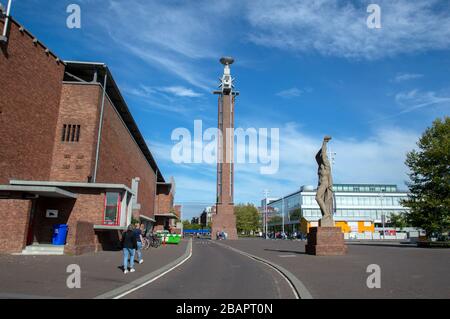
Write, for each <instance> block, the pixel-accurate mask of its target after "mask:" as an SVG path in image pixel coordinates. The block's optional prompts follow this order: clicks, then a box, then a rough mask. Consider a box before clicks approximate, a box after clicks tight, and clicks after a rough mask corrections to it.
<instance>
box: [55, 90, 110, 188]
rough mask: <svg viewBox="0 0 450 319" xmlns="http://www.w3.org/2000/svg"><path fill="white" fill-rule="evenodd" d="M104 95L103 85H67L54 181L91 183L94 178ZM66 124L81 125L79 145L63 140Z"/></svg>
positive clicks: (56, 148)
mask: <svg viewBox="0 0 450 319" xmlns="http://www.w3.org/2000/svg"><path fill="white" fill-rule="evenodd" d="M101 93H102V90H101V87H100V86H99V85H81V84H67V83H65V84H64V85H63V87H62V94H61V103H60V110H59V117H58V124H57V128H56V134H55V140H54V144H55V147H54V149H53V163H52V169H51V174H50V179H51V180H54V181H69V182H88V179H89V176H92V175H93V171H94V163H95V152H96V147H97V135H98V122H99V121H98V119H99V114H100V107H99V105H100V99H101V97H102V94H101ZM64 125H80V136H79V141H78V142H63V141H62V135H63V126H64Z"/></svg>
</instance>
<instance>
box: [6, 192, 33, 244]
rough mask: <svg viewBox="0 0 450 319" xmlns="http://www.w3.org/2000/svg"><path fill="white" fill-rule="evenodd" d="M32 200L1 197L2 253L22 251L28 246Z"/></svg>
mask: <svg viewBox="0 0 450 319" xmlns="http://www.w3.org/2000/svg"><path fill="white" fill-rule="evenodd" d="M31 205H32V202H31V200H11V199H0V221H1V222H0V253H20V252H22V250H23V249H24V248H25V246H26V242H27V235H28V226H29V223H30V212H31Z"/></svg>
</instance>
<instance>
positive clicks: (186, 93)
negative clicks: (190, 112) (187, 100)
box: [158, 86, 203, 97]
mask: <svg viewBox="0 0 450 319" xmlns="http://www.w3.org/2000/svg"><path fill="white" fill-rule="evenodd" d="M158 90H160V91H161V92H166V93H170V94H173V95H176V96H180V97H200V96H203V94H201V93H197V92H194V91H193V90H191V89H188V88H185V87H183V86H168V87H162V88H159V89H158Z"/></svg>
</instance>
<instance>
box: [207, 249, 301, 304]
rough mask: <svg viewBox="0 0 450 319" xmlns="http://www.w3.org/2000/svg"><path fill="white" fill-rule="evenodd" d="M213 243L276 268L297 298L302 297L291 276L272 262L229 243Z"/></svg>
mask: <svg viewBox="0 0 450 319" xmlns="http://www.w3.org/2000/svg"><path fill="white" fill-rule="evenodd" d="M213 243H214V244H216V245H219V246H222V247H224V248H228V249H230V250H232V251H234V252H236V253H238V254H241V255H243V256H246V257H248V258H250V259H252V260H254V261H257V262H260V263H262V264H264V265H266V266H269V267H270V268H272V269H273V270H275V271H276V272H277V273H278V274H279V275H280V276H281V277H282V278H283V279H284V280H286V282H287V283H288V285H289V287H290V288H291V290H292V293H293V294H294V297H295V299H300V295H299V293H298V292H297V289H296V288H295V287H294V285H293V284H292V282H291V281H290V280H289V278H288V277H287V276H286V275H285V274H284V273H282V272H281V271H280V270H279V269H278V268H277V267H275V266H273V265H272V264H270V263H268V262H266V261H265V260H264V261H263V260H261V259H259V258H257V257H256V256H253V255H251V254H248V253H246V252H243V251H241V250H239V249H236V248H233V247H231V246H228V245H224V244H220V243H217V242H213Z"/></svg>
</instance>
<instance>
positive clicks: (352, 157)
mask: <svg viewBox="0 0 450 319" xmlns="http://www.w3.org/2000/svg"><path fill="white" fill-rule="evenodd" d="M271 125H272V126H274V124H273V123H272V124H271ZM419 136H420V133H418V132H414V131H409V130H403V129H399V128H387V127H384V128H379V129H378V130H377V131H375V132H374V133H373V134H372V135H371V136H368V137H366V138H353V137H340V138H334V139H333V140H332V141H331V143H330V149H331V150H332V151H333V152H336V153H337V155H336V161H335V165H334V180H335V183H393V184H397V185H398V186H399V187H400V188H405V184H404V181H406V180H407V167H406V166H405V164H404V161H405V158H406V153H407V152H408V151H411V150H412V149H414V148H415V147H416V141H417V140H418V138H419ZM322 138H323V136H321V135H314V136H313V135H311V134H308V133H305V132H302V130H301V128H300V127H299V126H297V125H296V124H294V123H288V124H285V125H280V169H279V171H278V173H277V174H274V175H261V174H260V167H261V164H236V175H235V194H236V202H248V201H251V202H254V203H258V202H259V200H260V199H261V198H262V191H263V190H264V189H269V190H270V192H271V196H280V195H283V194H287V193H289V192H294V191H296V190H297V189H299V187H300V186H302V185H316V184H317V164H316V162H315V155H316V153H317V151H318V150H319V148H320V147H321V144H322ZM152 145H153V148H152V151H154V152H155V153H156V158H157V160H158V161H162V162H164V163H165V164H167V165H168V166H170V167H171V168H172V169H173V170H174V171H179V172H180V173H179V174H174V173H173V175H175V176H178V178H177V189H178V190H179V191H180V194H181V193H182V194H183V195H182V199H183V200H188V199H189V198H190V197H189V196H192V198H195V199H199V200H205V201H208V200H209V201H212V202H213V201H214V199H215V196H216V188H215V182H216V172H215V165H206V164H192V165H182V166H181V165H180V166H178V165H176V164H174V163H172V162H171V160H170V150H171V147H172V145H171V144H170V143H168V144H155V143H153V144H152Z"/></svg>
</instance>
